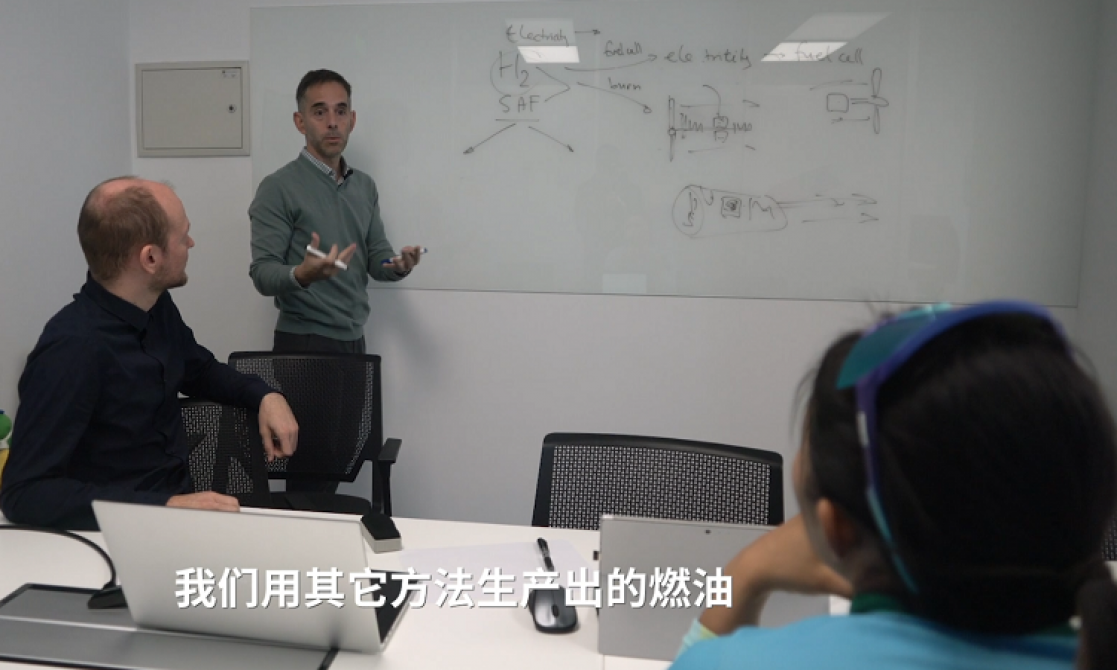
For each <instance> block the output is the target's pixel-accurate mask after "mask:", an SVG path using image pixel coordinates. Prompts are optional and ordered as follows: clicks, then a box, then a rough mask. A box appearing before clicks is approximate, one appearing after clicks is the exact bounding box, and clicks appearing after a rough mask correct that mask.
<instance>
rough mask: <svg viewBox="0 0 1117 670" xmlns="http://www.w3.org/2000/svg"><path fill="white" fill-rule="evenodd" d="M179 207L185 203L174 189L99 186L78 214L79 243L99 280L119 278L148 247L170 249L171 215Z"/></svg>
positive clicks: (126, 181)
mask: <svg viewBox="0 0 1117 670" xmlns="http://www.w3.org/2000/svg"><path fill="white" fill-rule="evenodd" d="M176 206H177V207H181V206H182V204H181V203H180V202H179V201H178V197H177V196H175V194H174V191H172V190H171V189H170V187H168V186H166V185H165V184H160V183H157V182H152V181H146V180H143V179H139V178H138V177H132V176H127V177H116V178H114V179H110V180H108V181H104V182H101V183H100V184H98V185H97V186H96V187H94V188H93V190H92V191H90V192H89V195H88V196H86V198H85V203H84V204H82V207H81V214H79V215H78V241H79V242H80V243H81V250H82V252H84V253H85V261H86V263H88V264H89V272H90V274H91V275H93V278H94V279H96V280H97V281H99V282H102V283H103V282H108V281H112V280H114V279H116V278H117V277H119V276H120V273H121V272H123V271H124V269H125V267H127V265H128V260H129V258H130V256H131V255H132V254H133V253H134V252H135V251H136V250H138V249H139V248H141V247H143V246H144V245H147V244H154V245H156V246H158V247H160V248H165V247H166V246H167V233H168V230H169V229H170V221H169V219H168V216H167V213H168V210H169V209H171V208H173V207H176Z"/></svg>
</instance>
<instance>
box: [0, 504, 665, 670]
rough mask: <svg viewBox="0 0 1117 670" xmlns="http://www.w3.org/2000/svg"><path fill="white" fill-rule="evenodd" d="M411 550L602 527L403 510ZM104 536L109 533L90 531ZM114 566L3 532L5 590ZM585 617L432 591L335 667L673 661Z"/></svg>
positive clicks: (655, 666)
mask: <svg viewBox="0 0 1117 670" xmlns="http://www.w3.org/2000/svg"><path fill="white" fill-rule="evenodd" d="M395 522H396V526H397V527H398V528H399V531H400V535H401V537H402V538H403V544H404V549H405V550H411V549H436V548H447V547H467V546H475V545H484V544H504V543H513V542H533V541H534V540H535V539H536V538H537V537H539V536H540V535H545V536H546V538H547V540H548V541H550V542H552V543H554V542H556V541H560V540H566V541H569V542H570V543H571V544H572V545H573V546H574V548H575V549H576V550H577V551H578V552H579V553H580V554H581V555H582V557H583V558H584V559H585V560H586V561H591V560H592V557H593V552H594V551H595V550H596V549H597V539H598V534H597V532H596V531H582V530H565V529H555V528H548V529H541V528H533V527H530V526H503V525H495V524H478V523H464V522H452V521H433V520H428V519H402V518H397V519H395ZM82 535H84V536H85V537H88V538H89V539H91V540H93V541H95V542H97V543H98V544H101V546H104V543H103V542H102V541H101V537H100V533H82ZM400 558H401V554H400V553H399V552H392V553H385V554H376V555H374V556H373V557H372V558H371V560H370V563H371V566H370V567H373V568H381V569H393V570H398V569H406V567H407V566H404V565H402V564H401V560H400ZM108 579H109V570H108V567H107V566H106V565H105V563H104V561H103V560H102V559H101V558H100V557H99V556H97V555H96V553H95V552H93V550H91V549H89V548H88V547H85V546H83V545H81V544H79V543H77V542H74V541H73V540H71V539H68V538H63V537H58V536H52V535H44V534H40V533H22V532H11V531H4V532H0V596H2V595H5V594H8V593H10V592H11V591H13V590H14V589H16V588H18V587H19V586H21V585H22V584H24V583H27V582H35V583H41V584H56V585H62V586H77V587H87V588H100V587H101V586H102V585H103V584H104V583H105V582H106V581H108ZM578 620H579V627H578V629H577V630H576V631H575V632H574V633H571V634H567V635H546V634H543V633H540V632H538V631H536V630H535V627H534V624H533V622H532V618H531V615H530V614H529V613H528V612H526V611H525V610H523V609H520V608H478V607H474V608H453V609H451V608H445V607H442V608H440V607H436V606H434V605H433V603H432V602H430V601H429V600H428V602H427V604H426V606H424V607H422V608H412V609H411V611H409V612H407V613H406V614H405V616H404V619H403V621H402V622H401V623H400V625H399V627H398V629H397V630H396V632H395V635H394V637H393V638H392V639H391V640H390V642H389V644H388V647H387V648H386V649H385V650H384V652H383V653H382V654H379V655H363V654H355V653H346V652H342V653H340V654H338V656H337V658H336V659H335V661H334V663H333V665H332V666H331V667H332V668H336V669H337V670H347V669H350V668H383V669H384V670H395V669H413V668H414V669H425V668H431V669H432V670H433V669H434V668H438V669H440V670H441V669H442V668H469V667H472V668H484V669H485V670H490V669H492V668H498V667H512V668H527V667H530V668H532V669H533V670H547V669H548V668H556V669H557V668H564V669H571V670H578V669H580V668H586V669H589V668H593V669H594V670H597V669H601V668H607V669H609V670H662V669H663V668H665V667H667V666H668V665H669V664H668V663H665V662H662V661H647V660H640V659H627V658H619V657H607V656H602V655H601V654H599V653H597V616H596V613H595V612H594V610H593V609H592V608H579V612H578ZM0 667H3V668H5V669H7V668H26V669H27V670H32V669H33V668H41V667H42V666H38V665H23V664H0Z"/></svg>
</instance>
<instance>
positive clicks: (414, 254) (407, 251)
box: [384, 247, 423, 275]
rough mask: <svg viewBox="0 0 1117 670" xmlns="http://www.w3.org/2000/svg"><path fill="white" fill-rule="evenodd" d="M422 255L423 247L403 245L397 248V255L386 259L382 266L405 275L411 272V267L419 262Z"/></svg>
mask: <svg viewBox="0 0 1117 670" xmlns="http://www.w3.org/2000/svg"><path fill="white" fill-rule="evenodd" d="M422 255H423V247H404V248H402V249H400V250H399V256H396V257H394V258H392V259H391V260H390V261H386V262H385V263H384V267H386V268H390V269H392V270H395V272H396V274H398V275H406V274H408V273H410V272H411V268H413V267H415V266H416V265H418V264H419V258H420V257H421V256H422Z"/></svg>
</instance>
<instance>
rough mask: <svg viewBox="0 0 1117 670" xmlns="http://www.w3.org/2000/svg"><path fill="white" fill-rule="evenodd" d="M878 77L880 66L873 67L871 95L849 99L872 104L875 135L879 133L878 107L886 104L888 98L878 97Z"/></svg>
mask: <svg viewBox="0 0 1117 670" xmlns="http://www.w3.org/2000/svg"><path fill="white" fill-rule="evenodd" d="M880 79H881V71H880V68H879V67H878V68H874V69H873V78H872V91H873V93H872V95H871V96H869V97H868V98H854V99H853V100H851V102H853V103H856V104H861V105H872V106H873V132H874V133H876V134H877V135H879V134H880V108H881V107H887V106H888V100H886V99H885V98H882V97H880Z"/></svg>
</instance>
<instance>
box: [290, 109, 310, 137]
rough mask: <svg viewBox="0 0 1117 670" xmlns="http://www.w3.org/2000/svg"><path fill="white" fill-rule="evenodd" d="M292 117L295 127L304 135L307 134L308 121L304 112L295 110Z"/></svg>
mask: <svg viewBox="0 0 1117 670" xmlns="http://www.w3.org/2000/svg"><path fill="white" fill-rule="evenodd" d="M291 119H292V120H293V121H294V122H295V128H297V129H298V131H299V132H300V133H302V134H303V135H306V121H304V120H303V115H302V112H295V113H294V114H293V115H292V116H291Z"/></svg>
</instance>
